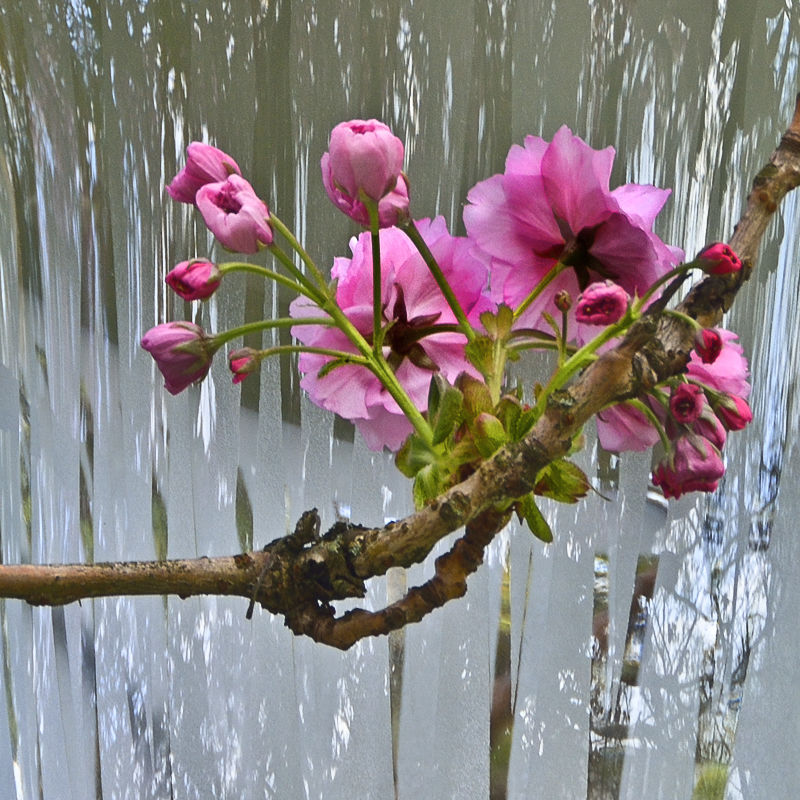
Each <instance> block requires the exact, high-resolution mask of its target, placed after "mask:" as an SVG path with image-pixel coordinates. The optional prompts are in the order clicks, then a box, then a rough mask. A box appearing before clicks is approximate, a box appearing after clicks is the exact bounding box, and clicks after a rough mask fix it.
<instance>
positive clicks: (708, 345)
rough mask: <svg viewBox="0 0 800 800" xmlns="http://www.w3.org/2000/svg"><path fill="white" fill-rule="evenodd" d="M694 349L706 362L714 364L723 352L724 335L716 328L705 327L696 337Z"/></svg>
mask: <svg viewBox="0 0 800 800" xmlns="http://www.w3.org/2000/svg"><path fill="white" fill-rule="evenodd" d="M694 350H695V352H696V353H697V355H698V356H699V357H700V360H701V361H702V362H703V363H704V364H713V363H714V362H715V361H716V360H717V356H719V354H720V353H721V352H722V337H721V336H720V335H719V331H717V330H716V329H715V328H703V329H702V330H700V331H698V332H697V335H696V336H695V337H694Z"/></svg>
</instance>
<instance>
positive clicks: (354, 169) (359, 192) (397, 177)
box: [320, 119, 409, 228]
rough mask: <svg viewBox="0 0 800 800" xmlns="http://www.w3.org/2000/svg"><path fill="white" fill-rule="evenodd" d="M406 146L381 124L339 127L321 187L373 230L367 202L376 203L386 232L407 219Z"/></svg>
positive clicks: (353, 122) (362, 122) (357, 123)
mask: <svg viewBox="0 0 800 800" xmlns="http://www.w3.org/2000/svg"><path fill="white" fill-rule="evenodd" d="M403 155H404V148H403V143H402V142H401V141H400V139H398V138H397V137H396V136H395V135H394V134H393V133H392V131H391V130H390V129H389V127H388V126H387V125H384V124H383V123H382V122H378V120H375V119H370V120H361V119H354V120H351V121H350V122H340V123H339V124H338V125H337V126H336V127H335V128H334V129H333V130H332V131H331V138H330V144H329V146H328V152H327V153H325V154H324V155H323V156H322V161H321V162H320V166H321V167H322V183H323V185H324V186H325V191H326V192H327V193H328V197H330V199H331V201H332V202H333V203H334V205H335V206H336V207H337V208H338V209H339V210H340V211H343V212H344V213H345V214H347V216H348V217H350V218H351V219H354V220H355V221H356V222H358V223H359V224H360V225H364V226H366V227H369V212H368V211H367V207H366V206H365V205H364V202H363V201H364V200H365V199H369V200H374V201H376V202H377V203H378V219H379V222H380V226H381V227H382V228H388V227H391V226H392V225H396V224H397V223H398V221H400V220H402V219H403V218H407V217H408V203H409V200H408V182H407V180H406V178H405V176H404V175H403V174H402V170H403Z"/></svg>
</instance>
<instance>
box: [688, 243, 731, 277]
mask: <svg viewBox="0 0 800 800" xmlns="http://www.w3.org/2000/svg"><path fill="white" fill-rule="evenodd" d="M695 260H696V261H697V262H699V263H698V265H697V266H698V267H699V268H700V269H702V270H703V272H706V273H708V274H709V275H729V274H730V273H731V272H738V271H739V270H740V269H741V268H742V262H741V259H740V258H739V256H737V255H736V253H734V252H733V250H732V249H731V248H730V247H728V245H727V244H724V243H723V242H715V243H714V244H710V245H708V247H705V248H703V249H702V250H701V251H700V252H699V253H698V254H697V258H696V259H695Z"/></svg>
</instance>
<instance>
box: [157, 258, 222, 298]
mask: <svg viewBox="0 0 800 800" xmlns="http://www.w3.org/2000/svg"><path fill="white" fill-rule="evenodd" d="M165 281H166V282H167V285H168V286H169V287H170V289H172V291H174V292H175V293H176V294H177V295H179V296H180V297H182V298H183V299H184V300H208V298H209V297H211V295H212V294H214V292H216V291H217V289H218V288H219V285H220V282H221V281H222V273H221V272H220V271H219V270H218V269H217V267H216V266H215V265H214V264H212V263H211V262H210V261H206V260H204V259H200V258H193V259H192V260H191V261H181V263H180V264H178V265H177V266H176V267H175V268H174V269H172V270H170V272H169V274H168V275H167V277H166V278H165Z"/></svg>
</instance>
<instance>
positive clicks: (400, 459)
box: [394, 433, 436, 478]
mask: <svg viewBox="0 0 800 800" xmlns="http://www.w3.org/2000/svg"><path fill="white" fill-rule="evenodd" d="M435 461H436V454H435V453H434V452H433V451H432V450H431V449H430V448H429V447H428V445H426V444H425V442H424V441H422V439H420V437H419V436H418V435H417V434H416V433H412V434H411V436H409V437H408V439H406V440H405V442H403V446H402V447H401V448H400V449H399V450H398V451H397V455H396V456H395V457H394V463H395V466H396V467H397V469H398V470H400V472H402V473H403V475H405V476H406V478H415V477H416V476H417V474H418V473H419V471H420V470H421V469H423V468H424V467H426V466H429V465H430V464H432V463H434V462H435Z"/></svg>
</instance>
